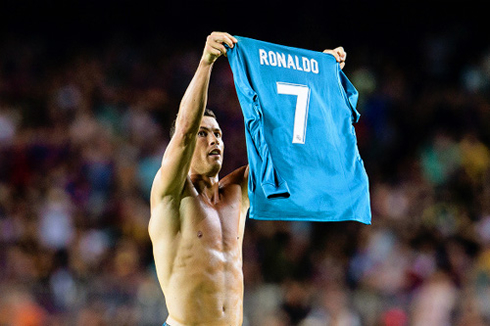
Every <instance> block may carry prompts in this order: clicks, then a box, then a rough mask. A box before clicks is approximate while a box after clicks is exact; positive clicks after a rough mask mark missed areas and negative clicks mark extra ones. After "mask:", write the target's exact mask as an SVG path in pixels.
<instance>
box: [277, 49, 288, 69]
mask: <svg viewBox="0 0 490 326" xmlns="http://www.w3.org/2000/svg"><path fill="white" fill-rule="evenodd" d="M276 53H277V66H278V67H284V68H287V67H286V55H285V54H284V53H279V52H276Z"/></svg>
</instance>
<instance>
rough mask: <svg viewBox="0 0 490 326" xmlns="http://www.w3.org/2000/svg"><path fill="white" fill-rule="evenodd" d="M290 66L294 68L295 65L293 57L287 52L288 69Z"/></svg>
mask: <svg viewBox="0 0 490 326" xmlns="http://www.w3.org/2000/svg"><path fill="white" fill-rule="evenodd" d="M291 68H293V69H294V70H296V66H295V65H294V61H293V57H292V56H291V55H290V54H288V69H291Z"/></svg>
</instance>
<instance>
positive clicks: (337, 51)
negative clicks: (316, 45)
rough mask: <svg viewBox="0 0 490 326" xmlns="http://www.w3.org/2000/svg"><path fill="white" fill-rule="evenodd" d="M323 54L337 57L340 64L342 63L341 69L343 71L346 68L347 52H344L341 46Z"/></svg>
mask: <svg viewBox="0 0 490 326" xmlns="http://www.w3.org/2000/svg"><path fill="white" fill-rule="evenodd" d="M323 53H329V54H331V55H333V56H334V57H335V59H336V60H337V62H338V63H340V69H343V68H344V66H345V59H346V58H347V52H345V51H344V48H343V47H341V46H339V47H338V48H335V49H333V50H324V51H323Z"/></svg>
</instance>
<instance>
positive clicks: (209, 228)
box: [180, 189, 244, 248]
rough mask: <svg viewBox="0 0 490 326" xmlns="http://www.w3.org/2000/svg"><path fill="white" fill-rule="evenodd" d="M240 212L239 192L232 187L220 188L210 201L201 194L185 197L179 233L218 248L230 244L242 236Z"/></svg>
mask: <svg viewBox="0 0 490 326" xmlns="http://www.w3.org/2000/svg"><path fill="white" fill-rule="evenodd" d="M242 214H243V213H242V209H241V193H240V192H239V191H237V190H236V189H223V190H222V191H220V198H219V200H218V201H217V203H214V204H213V203H211V202H210V200H209V199H208V198H206V197H205V196H203V195H202V194H198V195H196V196H189V197H186V198H184V199H183V200H182V202H181V207H180V216H181V231H182V235H183V236H184V237H195V238H197V239H199V240H200V241H201V242H204V243H206V244H207V245H215V246H217V247H221V248H222V247H223V246H234V245H235V244H236V242H237V241H238V240H239V239H241V238H242V234H241V232H243V230H241V229H240V221H241V219H242V218H244V216H241V215H242Z"/></svg>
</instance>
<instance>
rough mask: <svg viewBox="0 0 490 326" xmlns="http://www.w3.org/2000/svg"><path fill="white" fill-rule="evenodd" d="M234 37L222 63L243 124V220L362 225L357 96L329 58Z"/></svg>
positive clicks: (364, 185) (365, 213)
mask: <svg viewBox="0 0 490 326" xmlns="http://www.w3.org/2000/svg"><path fill="white" fill-rule="evenodd" d="M236 38H237V39H238V42H237V43H236V44H235V46H234V47H233V48H231V49H228V61H229V63H230V66H231V70H232V72H233V78H234V82H235V87H236V91H237V96H238V99H239V102H240V106H241V108H242V112H243V117H244V121H245V137H246V143H247V154H248V161H249V171H250V173H249V183H248V193H249V199H250V211H249V216H250V218H253V219H267V220H308V221H346V220H354V221H359V222H362V223H366V224H370V223H371V208H370V199H369V185H368V177H367V174H366V170H365V168H364V163H363V161H362V160H361V157H360V155H359V151H358V148H357V140H356V135H355V129H354V126H353V123H355V122H357V121H358V119H359V116H360V115H359V113H358V112H357V110H356V105H357V98H358V93H357V90H356V89H355V88H354V86H353V85H352V84H351V82H350V81H349V80H348V79H347V77H346V76H345V74H344V73H343V72H342V70H341V69H340V66H339V64H338V63H337V62H336V60H335V58H334V57H333V56H332V55H330V54H326V53H322V52H316V51H310V50H305V49H299V48H293V47H288V46H283V45H278V44H273V43H269V42H263V41H259V40H254V39H251V38H246V37H240V36H236Z"/></svg>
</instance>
